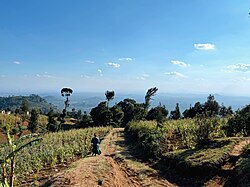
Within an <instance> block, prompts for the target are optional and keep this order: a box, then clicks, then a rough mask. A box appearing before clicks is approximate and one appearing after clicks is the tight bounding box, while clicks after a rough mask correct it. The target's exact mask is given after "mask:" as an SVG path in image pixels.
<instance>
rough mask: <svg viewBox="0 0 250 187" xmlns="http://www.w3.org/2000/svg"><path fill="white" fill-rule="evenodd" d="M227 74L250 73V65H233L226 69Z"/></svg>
mask: <svg viewBox="0 0 250 187" xmlns="http://www.w3.org/2000/svg"><path fill="white" fill-rule="evenodd" d="M226 68H227V69H228V70H226V72H248V71H250V69H249V68H250V64H241V63H239V64H233V65H229V66H227V67H226Z"/></svg>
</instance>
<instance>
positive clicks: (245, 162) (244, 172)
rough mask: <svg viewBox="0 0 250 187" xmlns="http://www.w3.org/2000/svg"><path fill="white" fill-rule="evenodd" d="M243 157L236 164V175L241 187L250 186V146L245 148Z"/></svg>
mask: <svg viewBox="0 0 250 187" xmlns="http://www.w3.org/2000/svg"><path fill="white" fill-rule="evenodd" d="M243 150H244V152H243V157H242V158H240V159H239V161H238V162H237V163H236V173H237V178H238V180H239V185H240V186H247V185H249V184H250V144H248V145H246V146H245V147H244V149H243Z"/></svg>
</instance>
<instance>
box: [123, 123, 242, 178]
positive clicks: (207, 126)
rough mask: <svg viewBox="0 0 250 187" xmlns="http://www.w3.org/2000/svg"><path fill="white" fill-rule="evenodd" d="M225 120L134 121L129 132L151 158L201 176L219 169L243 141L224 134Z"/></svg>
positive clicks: (186, 172) (185, 172) (145, 154)
mask: <svg viewBox="0 0 250 187" xmlns="http://www.w3.org/2000/svg"><path fill="white" fill-rule="evenodd" d="M223 120H224V119H220V118H218V119H217V118H202V119H200V118H197V119H187V120H174V121H172V120H169V121H167V122H165V123H164V125H163V127H158V126H157V123H156V122H153V121H151V122H149V121H138V122H135V121H134V122H131V123H129V124H128V126H127V127H126V132H127V134H129V135H130V136H131V137H132V139H134V140H135V142H137V146H138V148H139V149H141V151H142V152H143V154H144V156H146V157H147V158H148V159H150V158H153V159H158V160H160V163H161V164H164V165H166V166H170V167H173V168H174V169H177V170H179V171H180V172H181V173H184V174H185V175H187V174H188V175H189V174H192V175H197V174H198V175H201V174H202V173H203V174H209V173H213V172H215V171H217V170H218V169H219V168H220V166H221V165H222V164H223V163H224V162H225V161H226V160H227V159H228V158H229V153H230V152H231V150H232V148H233V147H234V145H235V144H236V143H237V142H238V141H239V140H240V138H226V137H225V134H224V132H223V130H222V126H223V124H224V122H223ZM201 140H202V141H201Z"/></svg>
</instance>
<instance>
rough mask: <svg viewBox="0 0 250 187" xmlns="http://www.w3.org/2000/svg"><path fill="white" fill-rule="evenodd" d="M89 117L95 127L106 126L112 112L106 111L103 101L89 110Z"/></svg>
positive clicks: (105, 104)
mask: <svg viewBox="0 0 250 187" xmlns="http://www.w3.org/2000/svg"><path fill="white" fill-rule="evenodd" d="M90 116H91V118H92V120H93V122H94V125H95V126H107V125H109V124H110V122H111V119H112V112H111V111H110V110H108V108H107V103H106V101H104V102H100V103H99V104H98V106H96V107H94V108H92V109H91V111H90Z"/></svg>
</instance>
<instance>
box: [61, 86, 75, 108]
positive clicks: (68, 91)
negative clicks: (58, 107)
mask: <svg viewBox="0 0 250 187" xmlns="http://www.w3.org/2000/svg"><path fill="white" fill-rule="evenodd" d="M72 93H73V90H72V89H71V88H62V89H61V95H62V96H63V97H66V100H65V101H64V104H65V107H64V109H65V110H66V109H67V107H69V96H70V95H71V94H72Z"/></svg>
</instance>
